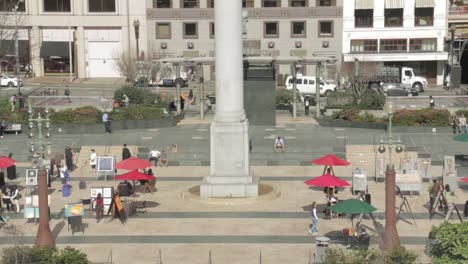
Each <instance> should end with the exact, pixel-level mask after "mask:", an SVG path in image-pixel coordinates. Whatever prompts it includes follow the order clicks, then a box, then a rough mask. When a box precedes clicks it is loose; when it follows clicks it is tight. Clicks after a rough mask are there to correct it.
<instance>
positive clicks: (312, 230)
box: [309, 202, 318, 235]
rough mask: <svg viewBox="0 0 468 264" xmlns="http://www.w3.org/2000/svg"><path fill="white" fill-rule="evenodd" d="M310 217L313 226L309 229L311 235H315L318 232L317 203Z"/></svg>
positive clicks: (314, 204)
mask: <svg viewBox="0 0 468 264" xmlns="http://www.w3.org/2000/svg"><path fill="white" fill-rule="evenodd" d="M310 216H311V218H312V226H311V227H310V228H309V234H310V235H314V234H317V232H318V216H317V204H316V202H313V203H312V211H311V212H310Z"/></svg>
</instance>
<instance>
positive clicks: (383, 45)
mask: <svg viewBox="0 0 468 264" xmlns="http://www.w3.org/2000/svg"><path fill="white" fill-rule="evenodd" d="M406 50H407V41H406V39H381V40H380V52H406Z"/></svg>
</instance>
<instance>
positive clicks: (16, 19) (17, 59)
mask: <svg viewBox="0 0 468 264" xmlns="http://www.w3.org/2000/svg"><path fill="white" fill-rule="evenodd" d="M20 3H24V0H18V2H16V4H15V7H14V11H15V60H16V65H15V66H16V86H17V87H18V94H19V93H21V85H20V64H19V46H18V8H19V4H20Z"/></svg>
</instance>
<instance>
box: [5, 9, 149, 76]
mask: <svg viewBox="0 0 468 264" xmlns="http://www.w3.org/2000/svg"><path fill="white" fill-rule="evenodd" d="M17 2H18V0H3V1H2V4H0V17H2V21H5V23H2V27H1V28H0V32H4V33H5V34H4V35H3V36H2V34H1V33H0V40H1V42H2V43H1V44H0V53H1V54H0V57H2V58H3V61H2V64H5V65H8V64H11V63H10V62H7V61H8V60H9V59H10V57H11V55H13V57H14V45H12V43H13V41H12V40H13V39H14V37H13V36H14V34H11V32H14V25H15V24H16V21H15V16H14V13H13V12H12V11H11V10H12V7H13V6H14V5H15V4H16V3H17ZM135 20H138V21H139V29H140V31H141V32H146V2H145V1H143V0H25V3H24V4H20V5H19V6H18V19H17V24H18V26H19V39H20V57H21V64H22V65H25V64H26V63H31V64H32V65H33V67H34V71H35V74H36V76H43V75H68V74H69V72H70V70H71V71H72V73H73V75H74V76H77V77H80V78H86V77H119V76H120V72H119V70H118V69H117V67H116V65H115V62H116V58H118V57H119V56H120V55H121V53H122V52H125V53H129V52H133V54H134V57H135V56H136V51H135V50H136V41H135V28H134V25H133V22H134V21H135ZM139 44H140V51H142V52H143V53H146V49H147V39H146V34H140V41H139ZM70 46H71V57H70V52H69V50H70ZM70 58H71V59H70ZM70 61H71V63H70ZM13 64H14V63H13ZM2 66H3V65H2ZM22 67H23V66H22Z"/></svg>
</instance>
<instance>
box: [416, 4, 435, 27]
mask: <svg viewBox="0 0 468 264" xmlns="http://www.w3.org/2000/svg"><path fill="white" fill-rule="evenodd" d="M414 24H415V25H416V26H432V25H434V8H416V9H415V10H414Z"/></svg>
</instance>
